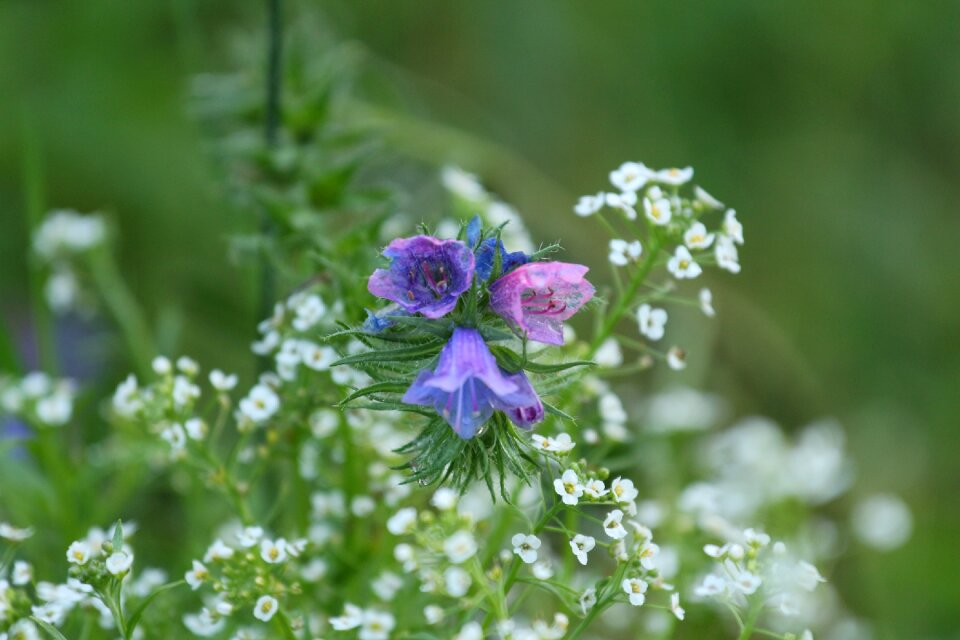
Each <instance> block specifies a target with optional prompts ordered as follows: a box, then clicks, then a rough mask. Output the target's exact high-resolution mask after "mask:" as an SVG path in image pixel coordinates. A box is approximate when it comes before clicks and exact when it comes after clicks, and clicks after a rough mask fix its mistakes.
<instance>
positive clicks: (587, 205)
mask: <svg viewBox="0 0 960 640" xmlns="http://www.w3.org/2000/svg"><path fill="white" fill-rule="evenodd" d="M605 201H606V194H604V193H603V192H602V191H601V192H600V193H598V194H596V195H592V196H581V197H580V200H578V201H577V204H576V205H575V206H574V207H573V212H574V213H576V214H577V215H578V216H580V217H581V218H586V217H587V216H592V215H593V214H595V213H596V212H597V211H600V208H601V207H602V206H603V203H604V202H605Z"/></svg>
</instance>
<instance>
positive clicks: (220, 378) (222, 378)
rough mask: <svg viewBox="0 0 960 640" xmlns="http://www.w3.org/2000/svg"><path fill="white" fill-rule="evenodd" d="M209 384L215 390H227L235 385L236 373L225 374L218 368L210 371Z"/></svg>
mask: <svg viewBox="0 0 960 640" xmlns="http://www.w3.org/2000/svg"><path fill="white" fill-rule="evenodd" d="M210 384H211V385H212V386H213V388H214V389H216V390H217V391H222V392H227V391H230V390H232V389H233V388H234V387H236V386H237V376H236V374H229V375H228V374H226V373H224V372H223V371H220V369H214V370H213V371H211V372H210Z"/></svg>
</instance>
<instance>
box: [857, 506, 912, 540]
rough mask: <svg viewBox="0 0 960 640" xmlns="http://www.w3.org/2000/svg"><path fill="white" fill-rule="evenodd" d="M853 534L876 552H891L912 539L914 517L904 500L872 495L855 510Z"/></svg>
mask: <svg viewBox="0 0 960 640" xmlns="http://www.w3.org/2000/svg"><path fill="white" fill-rule="evenodd" d="M852 520H853V533H854V534H855V535H856V536H857V538H858V539H859V540H860V541H861V542H863V543H864V544H867V545H869V546H871V547H873V548H874V549H878V550H880V551H892V550H893V549H896V548H897V547H900V546H902V545H903V544H904V543H905V542H906V541H907V540H909V539H910V534H911V533H912V531H913V516H912V515H911V513H910V508H909V507H908V506H907V505H906V503H904V501H903V500H901V499H900V498H898V497H897V496H894V495H891V494H878V495H873V496H870V497H868V498H866V499H865V500H863V501H861V502H860V503H858V504H857V505H856V506H855V507H854V509H853V516H852Z"/></svg>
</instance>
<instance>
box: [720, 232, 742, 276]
mask: <svg viewBox="0 0 960 640" xmlns="http://www.w3.org/2000/svg"><path fill="white" fill-rule="evenodd" d="M713 253H714V255H715V256H716V259H717V266H718V267H720V268H721V269H725V270H726V271H729V272H730V273H740V256H739V254H738V252H737V245H735V244H734V243H733V240H731V239H730V238H729V237H728V236H720V237H719V238H717V244H716V245H714V248H713Z"/></svg>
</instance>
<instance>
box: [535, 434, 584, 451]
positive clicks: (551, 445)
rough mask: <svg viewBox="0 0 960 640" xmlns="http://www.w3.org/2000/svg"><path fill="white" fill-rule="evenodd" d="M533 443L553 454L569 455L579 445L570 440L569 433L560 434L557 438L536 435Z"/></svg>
mask: <svg viewBox="0 0 960 640" xmlns="http://www.w3.org/2000/svg"><path fill="white" fill-rule="evenodd" d="M533 442H534V444H536V446H537V448H538V449H541V450H543V451H550V452H552V453H567V452H568V451H571V450H572V449H573V448H574V447H575V446H577V443H576V442H574V441H573V440H572V439H571V438H570V434H568V433H559V434H557V436H556V437H550V436H542V435H540V434H539V433H535V434H533Z"/></svg>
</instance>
